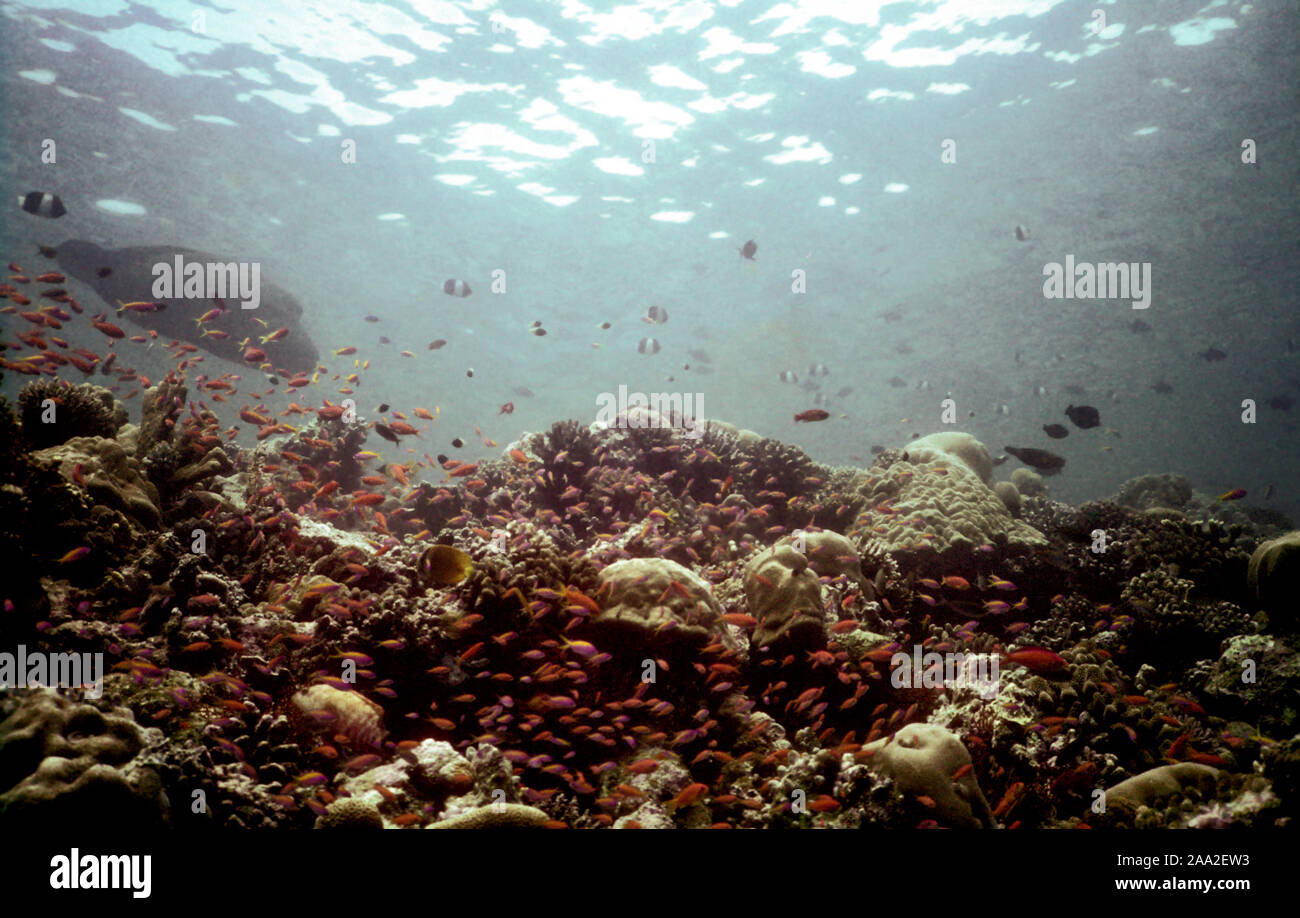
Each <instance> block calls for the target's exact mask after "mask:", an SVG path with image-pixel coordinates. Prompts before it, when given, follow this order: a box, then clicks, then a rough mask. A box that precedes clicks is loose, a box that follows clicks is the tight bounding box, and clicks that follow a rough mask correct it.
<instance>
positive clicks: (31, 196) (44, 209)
mask: <svg viewBox="0 0 1300 918" xmlns="http://www.w3.org/2000/svg"><path fill="white" fill-rule="evenodd" d="M18 206H19V207H21V208H22V209H23V210H25V211H27V212H28V213H29V214H35V215H36V216H38V217H49V218H50V219H51V220H57V219H58V218H59V217H62V216H63V215H64V214H66V213H67V212H68V209H67V208H66V207H64V206H63V199H62V198H60V197H59V196H58V195H57V194H51V193H50V192H48V191H29V192H27V193H26V194H21V195H19V196H18Z"/></svg>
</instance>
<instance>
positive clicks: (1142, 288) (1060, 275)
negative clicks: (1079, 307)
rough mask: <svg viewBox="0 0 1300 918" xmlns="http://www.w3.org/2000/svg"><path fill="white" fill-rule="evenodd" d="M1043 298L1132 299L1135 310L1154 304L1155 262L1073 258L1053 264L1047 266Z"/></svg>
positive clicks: (1045, 267)
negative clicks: (1075, 261) (1153, 277)
mask: <svg viewBox="0 0 1300 918" xmlns="http://www.w3.org/2000/svg"><path fill="white" fill-rule="evenodd" d="M1043 277H1045V278H1046V280H1044V281H1043V296H1045V297H1047V298H1048V299H1049V300H1059V299H1065V300H1091V299H1098V300H1105V299H1120V300H1132V301H1133V308H1134V309H1146V308H1147V307H1148V306H1150V305H1151V262H1149V261H1143V262H1136V261H1135V262H1133V263H1132V264H1129V263H1128V262H1124V261H1120V262H1114V261H1099V262H1097V263H1096V264H1092V263H1091V262H1086V261H1085V262H1080V263H1079V264H1075V263H1074V256H1073V255H1066V256H1065V264H1064V265H1062V264H1061V263H1060V262H1059V261H1049V262H1048V263H1047V264H1045V265H1043Z"/></svg>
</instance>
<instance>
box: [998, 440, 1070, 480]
mask: <svg viewBox="0 0 1300 918" xmlns="http://www.w3.org/2000/svg"><path fill="white" fill-rule="evenodd" d="M1002 448H1003V449H1004V450H1006V451H1007V452H1008V453H1010V454H1011V455H1013V456H1015V457H1016V458H1017V459H1019V460H1020V461H1021V462H1023V463H1024V464H1025V465H1027V466H1030V467H1032V468H1035V469H1037V470H1038V471H1040V472H1042V473H1043V474H1044V475H1055V474H1056V473H1057V472H1059V471H1061V469H1063V468H1065V458H1064V457H1063V456H1058V455H1056V453H1049V452H1048V451H1047V450H1045V449H1029V448H1021V447H1016V446H1004V447H1002Z"/></svg>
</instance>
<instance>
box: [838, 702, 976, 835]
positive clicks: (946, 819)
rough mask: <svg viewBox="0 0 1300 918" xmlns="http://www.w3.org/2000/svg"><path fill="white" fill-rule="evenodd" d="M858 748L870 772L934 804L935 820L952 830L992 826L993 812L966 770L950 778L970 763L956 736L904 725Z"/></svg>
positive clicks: (933, 727)
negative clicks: (863, 752)
mask: <svg viewBox="0 0 1300 918" xmlns="http://www.w3.org/2000/svg"><path fill="white" fill-rule="evenodd" d="M862 748H863V750H864V751H868V750H869V751H870V752H871V757H870V759H868V764H869V766H870V768H871V770H872V771H875V772H878V773H879V774H881V775H884V776H885V777H888V778H890V779H892V780H893V782H894V786H895V788H897V789H898V790H899V791H901V792H902V793H904V794H911V795H915V796H925V797H929V798H930V799H931V800H933V801H934V815H935V818H936V819H937V820H938V821H939V822H941V823H943V824H945V825H950V826H954V827H957V828H966V829H991V828H993V826H994V819H993V812H992V810H990V809H989V803H988V800H986V799H985V797H984V792H983V791H981V790H980V786H979V783H978V782H977V781H976V780H975V776H974V774H973V773H972V772H971V771H967V773H966V774H965V775H963V776H962V777H961V778H959V779H958V780H956V781H954V780H953V779H952V775H953V773H954V772H956V771H957V770H958V769H959V768H961V767H962V766H963V765H968V764H970V760H971V758H970V753H969V752H967V751H966V747H965V746H963V745H962V742H961V740H960V739H958V738H957V735H956V734H955V733H951V732H949V731H948V730H945V729H944V728H943V727H940V726H938V725H937V724H908V725H907V726H905V727H903V728H902V729H901V730H899V731H898V732H897V733H895V734H894V735H893V736H890V737H886V738H885V739H880V740H876V741H875V742H874V743H869V744H868V745H866V746H864V747H862Z"/></svg>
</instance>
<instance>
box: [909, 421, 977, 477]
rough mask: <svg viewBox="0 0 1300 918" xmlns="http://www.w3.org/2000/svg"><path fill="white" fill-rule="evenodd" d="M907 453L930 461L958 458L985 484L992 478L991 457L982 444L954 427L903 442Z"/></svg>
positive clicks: (921, 460) (915, 459)
mask: <svg viewBox="0 0 1300 918" xmlns="http://www.w3.org/2000/svg"><path fill="white" fill-rule="evenodd" d="M907 455H908V456H909V457H910V459H911V461H913V462H934V461H936V460H943V459H948V460H949V461H956V462H960V463H962V464H963V465H965V466H966V468H968V469H970V470H971V471H972V472H974V473H975V474H976V475H978V476H979V479H980V481H982V482H984V483H985V484H988V483H989V482H990V481H992V480H993V459H992V458H991V457H990V456H989V451H988V449H987V448H985V446H984V444H983V443H981V442H980V441H979V440H976V439H975V438H974V437H973V436H971V435H970V434H968V433H962V432H961V431H958V430H941V431H938V432H937V433H932V434H930V435H929V436H925V437H921V438H920V439H919V440H913V441H912V442H911V443H909V444H907Z"/></svg>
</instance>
